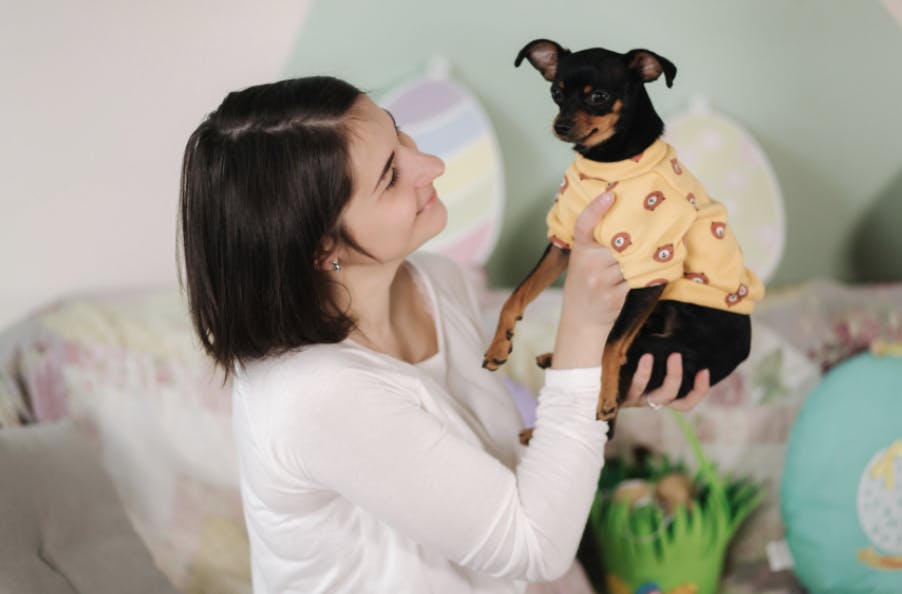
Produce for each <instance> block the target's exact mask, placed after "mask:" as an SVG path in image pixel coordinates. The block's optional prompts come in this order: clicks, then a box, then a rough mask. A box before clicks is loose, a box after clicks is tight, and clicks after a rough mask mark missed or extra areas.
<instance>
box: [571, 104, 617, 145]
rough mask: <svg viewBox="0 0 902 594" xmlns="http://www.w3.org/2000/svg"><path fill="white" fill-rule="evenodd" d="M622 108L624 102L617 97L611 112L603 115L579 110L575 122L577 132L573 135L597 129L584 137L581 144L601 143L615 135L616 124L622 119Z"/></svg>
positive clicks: (577, 135) (576, 135) (578, 135)
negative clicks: (594, 114)
mask: <svg viewBox="0 0 902 594" xmlns="http://www.w3.org/2000/svg"><path fill="white" fill-rule="evenodd" d="M622 109H623V102H622V101H621V100H620V99H617V100H616V101H615V102H614V107H613V109H612V110H611V112H610V113H606V114H604V115H602V116H592V115H589V114H587V113H585V112H579V113H578V114H577V117H576V122H575V123H576V126H575V127H576V130H577V132H576V133H575V134H574V135H573V136H575V137H577V138H579V137H580V134H581V133H582V134H589V133H590V132H592V130H595V132H592V135H591V136H589V137H588V138H583V140H582V141H580V144H581V145H583V146H595V145H597V144H601V143H602V142H604V141H605V140H607V139H609V138H610V137H612V136H613V135H614V126H616V125H617V122H618V121H619V120H620V111H621V110H622Z"/></svg>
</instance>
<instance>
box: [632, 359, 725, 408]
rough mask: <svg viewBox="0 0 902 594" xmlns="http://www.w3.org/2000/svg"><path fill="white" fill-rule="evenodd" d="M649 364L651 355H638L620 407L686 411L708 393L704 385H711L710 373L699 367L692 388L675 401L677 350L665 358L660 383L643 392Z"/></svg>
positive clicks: (680, 367) (680, 376) (679, 373)
mask: <svg viewBox="0 0 902 594" xmlns="http://www.w3.org/2000/svg"><path fill="white" fill-rule="evenodd" d="M653 365H654V357H652V356H651V355H650V354H648V353H646V354H644V355H642V356H641V357H640V358H639V363H638V364H637V365H636V373H634V374H633V382H632V384H630V390H629V392H628V393H627V395H626V399H625V400H624V401H623V402H622V403H621V404H620V406H649V407H651V408H658V407H661V406H669V407H670V408H672V409H674V410H679V411H682V412H686V411H689V410H692V409H693V408H695V405H697V404H698V403H699V402H701V401H702V398H704V397H705V395H706V394H707V393H708V388H710V387H711V384H710V382H711V374H710V372H709V371H708V370H707V369H703V370H701V371H699V372H698V373H697V374H696V375H695V384H694V385H693V386H692V390H690V391H689V393H688V394H686V396H684V397H683V398H680V399H679V400H676V397H677V392H678V391H679V389H680V382H682V381H683V358H682V357H681V356H680V354H679V353H671V354H670V356H669V357H667V375H666V376H665V377H664V382H663V383H662V384H661V385H660V386H659V387H658V388H657V389H656V390H654V391H653V392H649V393H648V395H645V387H646V386H647V385H648V380H649V379H651V371H652V366H653Z"/></svg>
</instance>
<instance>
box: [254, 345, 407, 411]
mask: <svg viewBox="0 0 902 594" xmlns="http://www.w3.org/2000/svg"><path fill="white" fill-rule="evenodd" d="M408 375H409V374H407V373H405V372H404V370H403V369H401V368H399V367H398V366H396V365H392V364H391V361H390V360H388V359H387V358H386V357H384V356H381V355H379V354H378V353H374V352H370V351H367V350H365V349H361V348H358V347H355V346H353V345H349V344H347V343H335V344H316V345H310V346H307V347H303V348H300V349H296V350H294V351H291V352H288V353H283V354H280V355H274V356H270V357H265V358H263V359H260V360H258V361H254V362H251V363H249V364H247V365H245V366H244V367H243V368H242V370H241V372H240V373H238V374H236V382H237V383H238V384H239V387H240V388H241V390H242V392H245V393H257V394H271V395H290V397H297V396H300V395H301V394H303V395H304V397H305V399H316V398H318V397H320V396H322V397H331V396H332V395H333V394H336V393H345V394H347V393H353V392H354V391H356V390H360V389H361V388H365V387H367V386H375V385H380V384H388V385H391V384H397V383H406V382H407V381H409V378H408V377H407V376H408Z"/></svg>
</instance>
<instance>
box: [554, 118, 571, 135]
mask: <svg viewBox="0 0 902 594" xmlns="http://www.w3.org/2000/svg"><path fill="white" fill-rule="evenodd" d="M572 129H573V122H570V121H568V120H558V121H556V122H555V123H554V132H555V134H557V135H558V136H566V135H567V134H569V133H570V130H572Z"/></svg>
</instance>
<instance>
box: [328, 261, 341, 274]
mask: <svg viewBox="0 0 902 594" xmlns="http://www.w3.org/2000/svg"><path fill="white" fill-rule="evenodd" d="M330 264H331V265H332V271H333V272H341V264H339V263H338V260H332V261H331V262H330Z"/></svg>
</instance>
